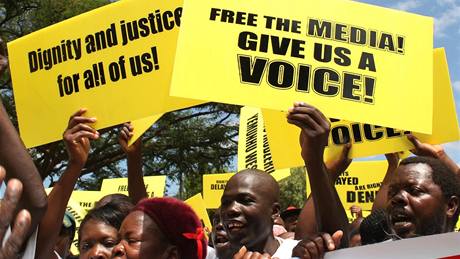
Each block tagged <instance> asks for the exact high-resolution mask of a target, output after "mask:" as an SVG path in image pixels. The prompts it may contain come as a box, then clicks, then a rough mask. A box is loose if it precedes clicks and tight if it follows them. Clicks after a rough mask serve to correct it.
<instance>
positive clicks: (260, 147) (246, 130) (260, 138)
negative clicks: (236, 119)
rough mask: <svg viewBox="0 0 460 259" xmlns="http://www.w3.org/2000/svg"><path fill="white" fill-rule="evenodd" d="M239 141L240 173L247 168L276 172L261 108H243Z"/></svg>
mask: <svg viewBox="0 0 460 259" xmlns="http://www.w3.org/2000/svg"><path fill="white" fill-rule="evenodd" d="M238 139H239V140H238V171H241V170H243V169H246V168H250V169H260V170H263V171H265V172H267V173H273V172H274V171H275V168H274V167H273V161H272V156H271V153H270V146H269V145H268V139H267V134H266V132H265V127H264V121H263V117H262V113H261V112H260V108H254V107H248V106H245V107H242V108H241V111H240V127H239V131H238Z"/></svg>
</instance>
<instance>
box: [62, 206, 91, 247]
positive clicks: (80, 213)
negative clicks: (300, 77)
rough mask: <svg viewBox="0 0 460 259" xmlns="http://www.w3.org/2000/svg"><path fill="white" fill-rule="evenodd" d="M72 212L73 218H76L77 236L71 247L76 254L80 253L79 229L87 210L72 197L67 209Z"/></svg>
mask: <svg viewBox="0 0 460 259" xmlns="http://www.w3.org/2000/svg"><path fill="white" fill-rule="evenodd" d="M66 210H67V211H68V212H69V213H70V214H72V216H73V218H74V219H75V226H76V231H75V237H74V239H73V241H72V245H71V247H70V251H72V253H73V254H74V255H76V254H79V250H78V229H79V228H80V224H81V222H82V220H83V219H84V218H85V216H86V213H87V211H86V210H85V209H82V208H81V207H80V204H79V203H78V202H76V201H74V200H72V199H70V200H69V202H68V203H67V209H66Z"/></svg>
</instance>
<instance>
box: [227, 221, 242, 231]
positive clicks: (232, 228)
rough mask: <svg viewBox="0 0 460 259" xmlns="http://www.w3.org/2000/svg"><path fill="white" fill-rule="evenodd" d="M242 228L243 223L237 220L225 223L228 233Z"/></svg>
mask: <svg viewBox="0 0 460 259" xmlns="http://www.w3.org/2000/svg"><path fill="white" fill-rule="evenodd" d="M243 228H244V224H243V223H241V222H238V221H230V222H229V223H227V230H228V231H229V232H230V233H231V232H236V231H240V230H241V229H243Z"/></svg>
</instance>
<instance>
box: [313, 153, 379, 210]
mask: <svg viewBox="0 0 460 259" xmlns="http://www.w3.org/2000/svg"><path fill="white" fill-rule="evenodd" d="M387 168H388V163H387V161H366V162H353V163H351V164H350V166H349V167H348V169H347V170H346V171H345V172H343V173H342V174H341V175H340V177H339V178H338V179H337V181H336V182H335V188H336V190H337V193H338V194H339V197H340V201H341V202H342V204H343V206H344V208H345V209H346V210H348V209H349V208H350V207H351V206H353V205H358V206H360V207H361V208H362V209H363V210H371V209H372V204H373V203H374V199H375V195H376V194H377V191H378V190H379V189H380V186H381V185H382V181H383V178H384V177H385V173H386V171H387ZM310 192H311V187H310V183H309V182H308V177H307V194H310Z"/></svg>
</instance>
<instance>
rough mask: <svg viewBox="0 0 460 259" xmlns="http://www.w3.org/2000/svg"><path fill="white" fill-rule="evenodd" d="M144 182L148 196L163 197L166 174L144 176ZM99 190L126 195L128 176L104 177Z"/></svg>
mask: <svg viewBox="0 0 460 259" xmlns="http://www.w3.org/2000/svg"><path fill="white" fill-rule="evenodd" d="M144 184H145V190H146V191H147V196H148V198H152V197H163V196H164V193H165V187H166V176H165V175H159V176H144ZM101 192H104V193H107V194H110V193H122V194H125V195H128V178H114V179H104V180H103V181H102V186H101Z"/></svg>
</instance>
